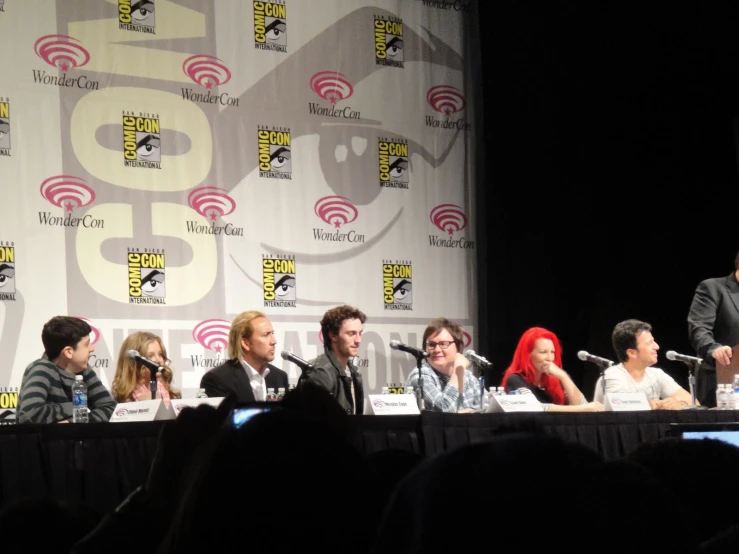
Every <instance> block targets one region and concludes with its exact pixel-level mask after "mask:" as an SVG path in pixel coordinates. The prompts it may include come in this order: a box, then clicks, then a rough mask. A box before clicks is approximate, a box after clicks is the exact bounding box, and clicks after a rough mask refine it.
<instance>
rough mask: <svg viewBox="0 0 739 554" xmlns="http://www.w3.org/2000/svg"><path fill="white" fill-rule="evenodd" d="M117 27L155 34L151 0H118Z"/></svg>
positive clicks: (152, 2)
mask: <svg viewBox="0 0 739 554" xmlns="http://www.w3.org/2000/svg"><path fill="white" fill-rule="evenodd" d="M118 28H119V29H121V30H123V31H136V32H137V33H147V34H150V35H154V34H156V30H155V20H154V1H153V0H118Z"/></svg>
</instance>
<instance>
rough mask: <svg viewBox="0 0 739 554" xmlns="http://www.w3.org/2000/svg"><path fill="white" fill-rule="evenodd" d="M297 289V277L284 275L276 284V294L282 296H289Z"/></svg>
mask: <svg viewBox="0 0 739 554" xmlns="http://www.w3.org/2000/svg"><path fill="white" fill-rule="evenodd" d="M293 290H295V277H293V276H292V275H283V276H282V279H280V280H279V281H277V283H276V284H275V294H276V295H277V296H279V297H281V298H284V297H287V296H289V295H290V294H291V293H292V292H293Z"/></svg>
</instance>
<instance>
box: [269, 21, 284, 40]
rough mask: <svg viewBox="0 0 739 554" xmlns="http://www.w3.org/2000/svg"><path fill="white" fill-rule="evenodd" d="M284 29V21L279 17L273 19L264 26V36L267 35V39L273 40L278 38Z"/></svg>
mask: <svg viewBox="0 0 739 554" xmlns="http://www.w3.org/2000/svg"><path fill="white" fill-rule="evenodd" d="M286 30H287V26H286V25H285V22H284V21H281V20H280V19H275V20H274V21H273V22H272V23H270V24H269V25H267V27H266V28H265V31H266V32H265V36H266V37H267V40H269V41H271V42H275V41H277V40H280V37H282V35H283V34H285V31H286Z"/></svg>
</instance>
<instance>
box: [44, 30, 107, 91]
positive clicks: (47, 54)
mask: <svg viewBox="0 0 739 554" xmlns="http://www.w3.org/2000/svg"><path fill="white" fill-rule="evenodd" d="M33 49H34V51H35V52H36V55H37V56H38V57H39V58H41V59H42V60H44V61H45V62H46V63H47V64H49V65H50V66H51V67H54V68H56V69H59V70H61V72H62V74H61V75H58V74H57V75H51V74H48V73H46V71H43V70H39V69H34V70H33V82H34V83H39V84H43V85H51V86H55V87H75V88H80V89H85V90H98V89H99V88H100V83H99V82H98V81H93V80H92V79H89V78H88V77H87V76H86V75H78V76H76V77H70V76H69V75H68V73H67V72H69V71H71V70H73V69H76V68H78V67H83V66H85V65H87V62H89V61H90V53H89V52H88V51H87V50H86V49H85V47H84V46H82V43H81V42H80V41H79V40H77V39H76V38H74V37H70V36H68V35H44V36H43V37H41V38H40V39H38V40H37V41H36V43H35V44H34V45H33Z"/></svg>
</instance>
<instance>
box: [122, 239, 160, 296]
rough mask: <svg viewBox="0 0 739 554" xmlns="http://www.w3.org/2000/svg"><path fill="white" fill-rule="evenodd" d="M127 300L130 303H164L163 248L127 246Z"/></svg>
mask: <svg viewBox="0 0 739 554" xmlns="http://www.w3.org/2000/svg"><path fill="white" fill-rule="evenodd" d="M127 262H128V302H129V303H130V304H166V302H165V296H166V295H165V287H164V273H165V265H164V250H162V249H160V248H154V249H151V248H143V249H139V248H129V249H128V252H127Z"/></svg>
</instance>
